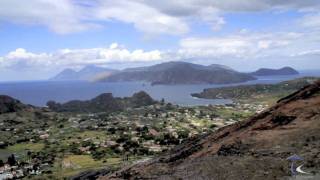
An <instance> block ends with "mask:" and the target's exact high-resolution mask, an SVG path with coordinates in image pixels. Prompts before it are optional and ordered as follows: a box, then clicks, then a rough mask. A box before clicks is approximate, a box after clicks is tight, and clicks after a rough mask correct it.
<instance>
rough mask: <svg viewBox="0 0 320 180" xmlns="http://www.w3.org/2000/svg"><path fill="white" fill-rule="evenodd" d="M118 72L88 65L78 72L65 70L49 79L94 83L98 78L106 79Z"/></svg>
mask: <svg viewBox="0 0 320 180" xmlns="http://www.w3.org/2000/svg"><path fill="white" fill-rule="evenodd" d="M117 71H118V70H115V69H109V68H103V67H98V66H94V65H88V66H85V67H84V68H82V69H81V70H79V71H75V70H73V69H65V70H63V71H61V72H60V73H58V74H57V75H56V76H54V77H52V78H50V80H53V81H76V80H86V81H94V80H96V79H99V77H100V76H102V77H107V76H108V75H110V74H112V73H115V72H117Z"/></svg>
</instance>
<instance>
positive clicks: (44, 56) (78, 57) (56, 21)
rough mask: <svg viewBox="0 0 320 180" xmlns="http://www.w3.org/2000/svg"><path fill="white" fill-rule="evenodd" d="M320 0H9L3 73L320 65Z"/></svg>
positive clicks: (35, 75) (3, 13) (1, 49)
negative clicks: (182, 64)
mask: <svg viewBox="0 0 320 180" xmlns="http://www.w3.org/2000/svg"><path fill="white" fill-rule="evenodd" d="M319 10H320V3H319V2H317V0H305V1H299V0H292V1H283V2H279V1H273V0H259V1H258V0H254V1H248V0H225V1H218V0H185V1H182V0H181V1H180V0H177V1H174V2H173V1H169V0H164V1H151V0H131V1H129V0H119V1H116V2H115V1H110V0H92V1H88V0H56V1H53V0H51V1H50V0H47V1H43V0H30V1H19V0H2V1H1V2H0V80H1V81H10V80H35V79H46V78H49V77H50V76H53V75H54V74H56V73H57V72H59V71H61V70H63V69H64V68H74V69H79V68H82V67H83V66H86V65H89V64H95V65H98V66H105V67H111V68H120V69H121V68H126V67H132V66H141V65H151V64H156V63H161V62H165V61H172V60H174V61H179V60H183V61H190V62H194V63H201V64H212V63H216V64H224V65H228V66H231V67H233V68H235V69H237V70H239V71H252V70H255V69H257V68H259V67H271V68H280V66H292V67H295V68H298V69H319V68H318V67H320V61H319V57H320V47H319V42H320V39H319V37H320V36H319V35H320V13H319Z"/></svg>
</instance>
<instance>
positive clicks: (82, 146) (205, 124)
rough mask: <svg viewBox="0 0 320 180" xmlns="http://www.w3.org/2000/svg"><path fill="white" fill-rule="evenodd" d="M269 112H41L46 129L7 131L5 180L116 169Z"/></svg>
mask: <svg viewBox="0 0 320 180" xmlns="http://www.w3.org/2000/svg"><path fill="white" fill-rule="evenodd" d="M267 107H268V105H266V104H263V103H261V104H245V103H239V102H235V103H233V104H228V105H214V106H213V105H209V106H193V107H183V106H178V105H172V104H170V103H165V102H163V101H162V102H158V103H156V104H154V105H149V106H143V107H139V108H127V109H126V110H123V111H120V112H113V113H107V112H99V113H70V112H66V113H55V112H51V111H50V110H47V109H45V110H43V111H44V112H43V113H39V112H36V114H37V116H39V117H41V118H42V121H45V122H43V123H44V124H41V123H39V124H37V125H34V126H33V128H26V127H22V126H21V123H16V127H15V128H2V129H1V131H3V132H4V133H3V134H4V135H5V134H6V133H7V134H14V135H13V136H4V137H3V138H1V142H0V144H1V146H0V147H1V149H0V151H1V152H2V154H6V155H7V156H6V157H2V161H0V166H1V167H0V179H1V178H2V179H12V178H21V177H42V178H57V177H71V176H75V175H77V174H78V173H80V172H83V171H86V170H97V169H105V168H108V170H110V171H112V170H116V169H118V168H120V167H122V166H124V165H128V164H133V163H137V162H141V161H144V160H146V159H150V158H151V157H153V156H155V155H157V154H159V153H162V152H165V151H167V150H168V149H170V148H172V147H173V146H175V145H178V144H181V143H182V142H184V141H185V140H186V139H192V138H194V137H196V136H197V135H201V134H206V133H209V132H212V131H215V130H216V129H218V128H220V127H223V126H226V125H229V124H232V123H235V122H238V121H241V120H243V119H246V118H248V117H250V116H251V115H253V114H255V113H259V112H261V111H263V110H264V109H266V108H267ZM9 116H13V117H11V118H15V119H17V117H15V116H17V114H15V115H13V114H10V113H9V114H8V115H4V114H2V117H1V120H2V122H1V123H2V125H3V127H9V126H8V124H7V123H8V122H9V121H6V120H5V119H7V118H9ZM10 122H11V123H12V121H10ZM11 127H12V124H11ZM13 127H14V126H13ZM22 128H25V129H24V130H25V131H24V130H22ZM24 132H25V133H24Z"/></svg>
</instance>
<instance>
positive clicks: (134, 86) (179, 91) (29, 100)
mask: <svg viewBox="0 0 320 180" xmlns="http://www.w3.org/2000/svg"><path fill="white" fill-rule="evenodd" d="M305 76H316V77H320V70H318V71H315V70H314V71H301V72H300V74H299V75H290V76H287V75H286V76H259V77H257V78H258V79H257V80H254V81H248V82H244V83H235V84H219V85H217V84H196V85H155V86H152V85H151V84H149V83H145V82H112V83H111V82H86V81H22V82H0V94H1V95H9V96H11V97H14V98H16V99H19V100H20V101H21V102H23V103H26V104H31V105H34V106H45V105H46V103H47V102H48V101H49V100H54V101H56V102H60V103H63V102H67V101H70V100H88V99H91V98H94V97H96V96H98V95H99V94H101V93H107V92H108V93H112V94H113V96H114V97H128V96H132V94H134V93H135V92H138V91H145V92H147V93H148V94H150V95H151V97H153V98H154V99H156V100H161V99H164V100H165V101H166V102H170V103H172V104H177V105H181V106H198V105H209V104H212V105H218V104H228V103H232V101H231V100H230V99H200V98H195V97H192V96H191V94H192V93H197V92H201V91H202V90H203V89H206V88H217V87H226V86H235V85H240V84H274V83H278V82H281V81H286V80H291V79H295V78H299V77H305Z"/></svg>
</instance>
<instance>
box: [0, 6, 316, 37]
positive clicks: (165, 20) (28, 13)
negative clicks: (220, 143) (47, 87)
mask: <svg viewBox="0 0 320 180" xmlns="http://www.w3.org/2000/svg"><path fill="white" fill-rule="evenodd" d="M276 9H279V10H290V9H291V10H292V9H293V10H298V11H308V12H316V11H319V9H320V3H319V1H318V0H303V1H302V0H290V1H279V0H251V1H248V0H223V1H221V0H175V1H172V0H162V1H150V0H117V1H112V0H93V1H88V0H54V1H53V0H52V1H49V0H28V1H21V0H1V1H0V22H1V21H2V22H3V21H4V22H11V23H19V24H27V25H41V26H46V27H48V28H49V29H50V30H52V31H54V32H56V33H60V34H66V33H73V32H78V31H85V30H88V29H93V28H101V27H103V25H102V24H103V23H101V22H108V21H112V20H116V21H121V22H124V23H128V24H132V25H133V26H134V27H135V28H136V29H137V30H139V31H141V32H144V33H146V34H151V35H153V34H173V35H180V34H185V33H187V32H188V31H189V29H190V23H192V22H194V21H200V22H202V23H207V24H208V25H209V26H211V28H212V29H213V30H219V29H220V28H221V27H222V26H223V25H224V24H225V23H226V22H225V19H224V18H223V15H224V14H225V13H230V12H248V11H266V10H276ZM317 19H318V18H317ZM317 19H316V20H317ZM317 21H318V20H317ZM309 22H311V21H309Z"/></svg>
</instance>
